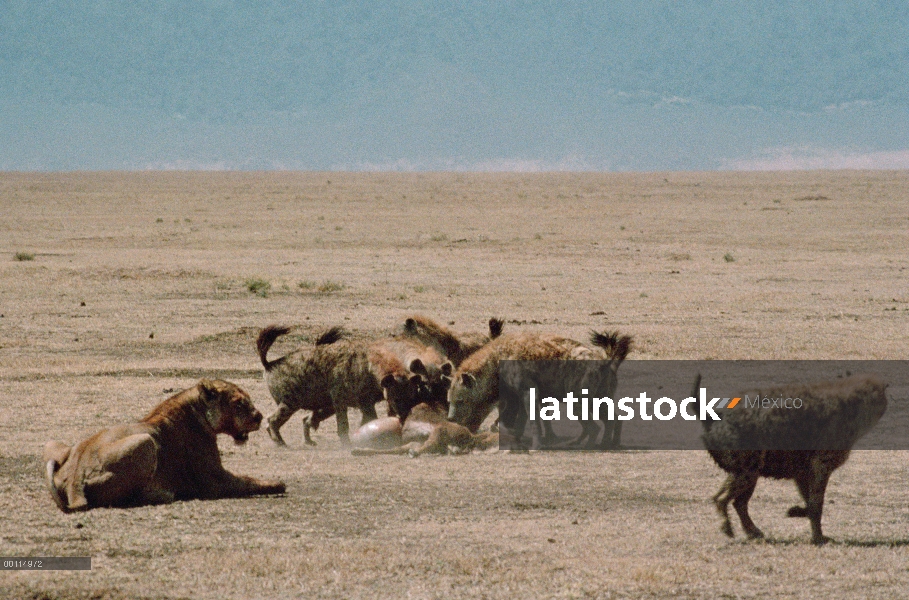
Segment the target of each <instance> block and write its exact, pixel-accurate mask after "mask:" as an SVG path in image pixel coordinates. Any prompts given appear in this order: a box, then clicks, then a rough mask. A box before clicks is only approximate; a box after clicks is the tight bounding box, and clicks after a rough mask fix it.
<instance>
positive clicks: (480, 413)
mask: <svg viewBox="0 0 909 600" xmlns="http://www.w3.org/2000/svg"><path fill="white" fill-rule="evenodd" d="M591 343H592V345H593V346H594V347H593V348H589V347H587V346H585V345H584V344H581V343H580V342H577V341H575V340H572V339H569V338H565V337H562V336H557V335H550V334H542V333H517V334H506V335H502V336H500V337H498V338H496V339H494V340H492V341H491V342H489V343H488V344H486V345H485V346H484V347H483V348H481V349H480V350H478V351H477V352H475V353H474V354H472V355H471V356H470V357H468V358H467V359H466V360H465V361H464V362H463V363H461V365H460V367H458V370H457V372H456V373H455V375H454V378H453V381H452V384H451V388H450V389H449V392H448V402H449V413H448V418H449V419H450V420H452V421H455V422H457V423H460V424H461V425H464V426H465V427H467V428H468V429H470V430H471V431H474V432H475V431H477V429H479V427H480V424H481V423H482V422H483V420H484V419H485V418H486V417H487V416H488V415H489V413H490V412H492V409H493V408H494V407H495V406H496V404H497V402H498V398H499V362H500V361H503V360H522V361H562V360H600V361H608V362H609V367H608V369H606V370H603V369H594V370H591V371H590V373H591V376H592V377H594V378H605V379H604V380H599V379H591V380H587V379H585V380H583V381H574V382H564V385H565V386H566V388H567V389H577V390H580V389H581V388H584V387H586V388H589V389H596V390H598V392H600V393H603V394H606V395H610V396H611V395H612V394H613V393H614V392H615V388H616V385H617V383H618V379H617V377H616V372H617V371H618V368H619V365H621V364H622V361H624V360H625V357H626V356H627V355H628V352H629V351H630V350H631V345H632V340H631V337H629V336H627V335H626V336H619V334H618V332H614V333H596V332H593V333H592V334H591ZM500 417H501V415H500ZM526 419H527V415H526V412H525V413H523V414H520V413H519V414H518V415H516V416H515V417H514V423H512V424H511V429H512V430H513V432H514V436H515V440H514V443H515V444H516V445H519V443H520V442H519V440H520V437H521V435H522V434H523V431H524V426H525V424H526ZM536 423H537V425H539V422H538V421H537V422H536ZM602 424H603V439H602V442H601V443H600V445H599V447H600V448H601V449H607V448H617V447H618V446H619V443H620V441H621V422H620V421H606V420H603V421H602ZM582 425H584V432H583V433H582V434H581V436H580V437H579V438H578V439H577V440H575V441H574V443H576V444H580V443H581V442H582V441H584V440H585V439H586V440H587V446H588V447H592V446H594V445H595V443H596V435H597V426H596V425H595V424H594V423H592V422H582ZM533 433H534V435H533V447H534V448H539V447H541V446H542V445H543V442H544V440H542V439H541V433H542V432H541V429H540V427H536V428H535V431H534V432H533Z"/></svg>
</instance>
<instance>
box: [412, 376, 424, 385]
mask: <svg viewBox="0 0 909 600" xmlns="http://www.w3.org/2000/svg"><path fill="white" fill-rule="evenodd" d="M410 383H412V384H413V385H420V384H421V383H423V378H422V377H420V376H419V375H411V376H410Z"/></svg>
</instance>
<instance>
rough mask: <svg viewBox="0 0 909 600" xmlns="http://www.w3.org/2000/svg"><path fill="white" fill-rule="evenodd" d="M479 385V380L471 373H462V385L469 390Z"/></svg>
mask: <svg viewBox="0 0 909 600" xmlns="http://www.w3.org/2000/svg"><path fill="white" fill-rule="evenodd" d="M476 384H477V380H476V379H475V378H474V376H473V375H471V374H470V373H461V385H463V386H464V387H466V388H467V389H468V390H469V389H471V388H473V386H475V385H476Z"/></svg>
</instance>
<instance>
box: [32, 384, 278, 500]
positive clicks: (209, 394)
mask: <svg viewBox="0 0 909 600" xmlns="http://www.w3.org/2000/svg"><path fill="white" fill-rule="evenodd" d="M261 423H262V413H260V412H259V411H258V410H256V408H255V406H253V404H252V402H251V401H250V398H249V394H247V393H246V392H245V391H243V390H242V389H240V388H239V387H237V386H236V385H234V384H232V383H229V382H227V381H220V380H209V379H202V380H201V381H199V383H197V384H196V385H195V387H192V388H189V389H188V390H183V391H182V392H180V393H178V394H177V395H175V396H173V397H171V398H168V399H167V400H165V401H164V402H162V403H161V404H159V405H158V406H157V407H155V408H154V409H153V410H152V411H151V412H150V413H148V415H147V416H146V417H145V418H144V419H142V420H141V421H140V422H138V423H131V424H129V425H117V426H114V427H111V428H109V429H104V430H102V431H99V432H98V433H96V434H95V435H93V436H92V437H90V438H88V439H87V440H84V441H82V442H81V443H79V444H78V445H77V446H75V447H70V446H67V445H66V444H63V443H61V442H56V441H54V442H48V443H47V444H46V445H45V446H44V461H45V466H46V476H47V484H48V487H49V488H50V493H51V497H52V498H53V500H54V502H55V503H56V504H57V506H58V507H59V508H60V510H62V511H63V512H72V511H81V510H88V509H90V508H96V507H99V506H137V505H141V504H162V503H166V502H173V501H174V500H189V499H193V498H200V499H202V498H209V499H210V498H227V497H239V496H251V495H254V494H282V493H284V490H285V486H284V483H283V482H281V481H263V480H259V479H254V478H252V477H244V476H240V475H232V474H231V473H228V472H227V471H226V470H225V469H224V467H223V466H221V456H220V455H219V454H218V444H217V441H216V439H215V436H216V435H217V434H219V433H226V434H227V435H229V436H231V437H232V438H234V441H235V442H236V443H237V444H238V445H239V444H244V443H246V441H247V440H248V439H249V434H250V432H252V431H256V430H257V429H259V425H260V424H261Z"/></svg>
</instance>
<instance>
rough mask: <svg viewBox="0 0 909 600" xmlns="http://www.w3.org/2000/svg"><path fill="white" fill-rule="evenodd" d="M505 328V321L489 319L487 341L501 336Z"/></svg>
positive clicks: (494, 318)
mask: <svg viewBox="0 0 909 600" xmlns="http://www.w3.org/2000/svg"><path fill="white" fill-rule="evenodd" d="M504 327H505V321H503V320H502V319H497V318H496V317H493V318H491V319H489V339H491V340H494V339H496V338H497V337H499V336H500V335H502V329H503V328H504Z"/></svg>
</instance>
